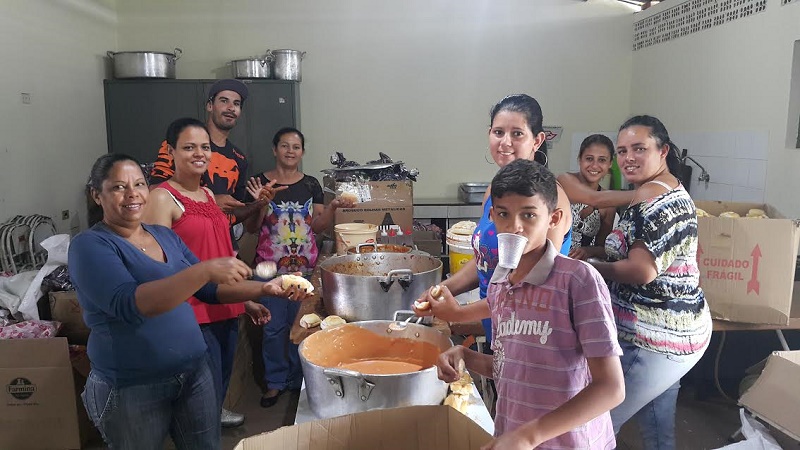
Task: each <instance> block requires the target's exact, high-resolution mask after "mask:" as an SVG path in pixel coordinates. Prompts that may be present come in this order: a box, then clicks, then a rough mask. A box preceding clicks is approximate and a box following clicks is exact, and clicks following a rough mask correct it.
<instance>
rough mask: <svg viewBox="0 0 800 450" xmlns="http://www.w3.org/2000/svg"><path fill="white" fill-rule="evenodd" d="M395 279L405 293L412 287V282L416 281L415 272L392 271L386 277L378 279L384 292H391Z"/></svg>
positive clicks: (407, 270) (409, 270)
mask: <svg viewBox="0 0 800 450" xmlns="http://www.w3.org/2000/svg"><path fill="white" fill-rule="evenodd" d="M395 279H397V283H398V284H399V285H400V286H401V287H402V288H403V290H404V291H405V290H406V289H408V287H409V286H410V285H411V282H412V281H414V272H413V271H412V270H411V269H395V270H390V271H389V273H388V274H386V276H385V277H381V278H378V283H380V285H381V287H382V288H383V291H384V292H389V288H390V287H392V283H394V280H395Z"/></svg>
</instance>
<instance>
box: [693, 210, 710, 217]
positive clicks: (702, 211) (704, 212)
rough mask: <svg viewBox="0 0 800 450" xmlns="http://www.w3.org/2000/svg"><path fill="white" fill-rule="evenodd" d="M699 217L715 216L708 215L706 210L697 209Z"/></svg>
mask: <svg viewBox="0 0 800 450" xmlns="http://www.w3.org/2000/svg"><path fill="white" fill-rule="evenodd" d="M697 217H713V216H712V215H711V214H709V213H707V212H706V211H705V210H704V209H700V208H697Z"/></svg>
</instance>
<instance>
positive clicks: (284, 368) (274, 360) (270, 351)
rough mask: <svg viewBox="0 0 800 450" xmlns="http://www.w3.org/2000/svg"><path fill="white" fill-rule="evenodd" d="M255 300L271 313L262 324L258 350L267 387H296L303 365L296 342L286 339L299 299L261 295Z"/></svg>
mask: <svg viewBox="0 0 800 450" xmlns="http://www.w3.org/2000/svg"><path fill="white" fill-rule="evenodd" d="M259 301H260V302H261V303H262V304H263V305H264V306H266V307H267V309H269V312H270V314H272V319H271V320H270V321H269V322H268V323H267V324H266V325H264V337H263V339H262V351H261V354H262V357H263V358H264V381H265V382H266V383H267V388H268V389H300V385H301V384H302V382H303V369H302V367H300V355H299V354H298V353H297V348H298V345H297V344H294V343H292V342H291V341H290V340H289V331H290V330H291V328H292V325H293V324H294V319H295V317H297V313H298V311H300V305H301V303H302V302H296V301H291V300H288V299H285V298H281V297H261V298H260V299H259Z"/></svg>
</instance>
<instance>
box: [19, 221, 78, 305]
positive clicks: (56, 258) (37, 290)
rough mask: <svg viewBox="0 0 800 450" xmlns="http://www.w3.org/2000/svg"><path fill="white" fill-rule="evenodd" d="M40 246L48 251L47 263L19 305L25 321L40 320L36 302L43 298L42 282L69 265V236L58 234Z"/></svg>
mask: <svg viewBox="0 0 800 450" xmlns="http://www.w3.org/2000/svg"><path fill="white" fill-rule="evenodd" d="M40 245H41V246H42V248H44V249H45V250H47V262H46V263H44V266H42V268H41V269H39V273H37V274H36V278H34V279H33V282H32V283H31V285H30V287H28V290H27V291H26V292H25V296H24V297H22V302H21V303H20V305H19V312H20V313H21V314H22V317H23V318H24V319H25V320H34V319H35V320H38V319H39V309H38V307H37V306H36V302H37V301H39V298H41V296H42V289H41V288H42V280H43V279H44V277H46V276H47V275H48V274H50V272H52V271H54V270H55V269H56V268H57V267H58V266H61V265H65V264H67V253H68V252H69V235H68V234H56V235H55V236H50V237H49V238H47V239H45V240H43V241H42V242H41V243H40Z"/></svg>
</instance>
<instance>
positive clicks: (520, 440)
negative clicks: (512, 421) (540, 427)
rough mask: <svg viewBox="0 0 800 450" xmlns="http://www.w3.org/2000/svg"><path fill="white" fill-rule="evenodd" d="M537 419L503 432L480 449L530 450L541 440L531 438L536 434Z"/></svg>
mask: <svg viewBox="0 0 800 450" xmlns="http://www.w3.org/2000/svg"><path fill="white" fill-rule="evenodd" d="M536 427H537V421H536V420H533V421H531V422H528V423H526V424H524V425H522V426H521V427H519V428H517V429H515V430H514V431H510V432H508V433H504V434H503V435H501V436H500V437H498V438H496V439H494V440H492V441H491V442H489V443H488V444H486V445H484V446H483V447H481V450H530V449H532V448H536V447H538V446H539V444H541V442H536V441H535V440H533V439H531V436H532V435H535V434H536Z"/></svg>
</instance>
